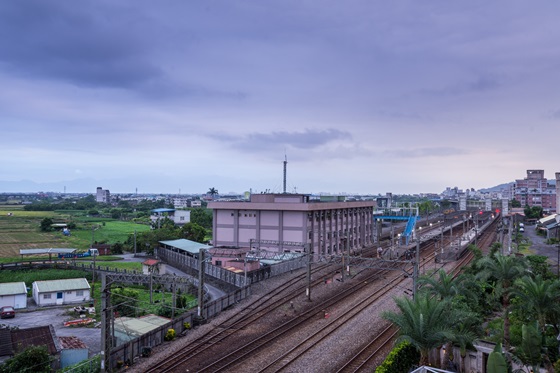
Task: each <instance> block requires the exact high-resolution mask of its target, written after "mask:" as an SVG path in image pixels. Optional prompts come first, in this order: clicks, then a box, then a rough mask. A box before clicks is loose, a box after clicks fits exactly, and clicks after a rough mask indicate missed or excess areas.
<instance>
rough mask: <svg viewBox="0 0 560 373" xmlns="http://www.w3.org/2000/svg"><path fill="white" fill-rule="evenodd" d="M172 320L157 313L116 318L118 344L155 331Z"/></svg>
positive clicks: (115, 330)
mask: <svg viewBox="0 0 560 373" xmlns="http://www.w3.org/2000/svg"><path fill="white" fill-rule="evenodd" d="M170 322H171V320H170V319H168V318H165V317H161V316H157V315H146V316H142V317H118V318H115V326H114V328H115V329H114V333H115V334H114V336H115V340H116V345H117V346H120V345H122V344H124V343H127V342H129V341H131V340H133V339H135V338H138V337H140V336H142V335H144V334H148V333H150V332H153V331H154V330H155V329H158V328H161V327H162V326H164V325H167V324H170ZM154 338H155V336H154Z"/></svg>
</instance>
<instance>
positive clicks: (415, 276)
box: [412, 237, 435, 299]
mask: <svg viewBox="0 0 560 373" xmlns="http://www.w3.org/2000/svg"><path fill="white" fill-rule="evenodd" d="M434 260H435V259H434ZM419 265H420V237H418V238H417V239H416V259H415V261H414V272H413V273H412V282H413V284H412V286H413V287H412V297H413V299H416V293H417V292H418V266H419Z"/></svg>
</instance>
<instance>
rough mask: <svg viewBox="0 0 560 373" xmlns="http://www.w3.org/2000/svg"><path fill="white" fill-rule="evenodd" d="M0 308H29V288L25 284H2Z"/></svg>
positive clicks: (0, 287) (0, 285) (0, 288)
mask: <svg viewBox="0 0 560 373" xmlns="http://www.w3.org/2000/svg"><path fill="white" fill-rule="evenodd" d="M0 306H2V307H3V306H12V307H14V308H15V309H16V310H17V309H21V308H27V287H26V286H25V282H23V281H22V282H5V283H3V284H0Z"/></svg>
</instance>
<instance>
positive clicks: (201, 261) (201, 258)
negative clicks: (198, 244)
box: [197, 249, 206, 317]
mask: <svg viewBox="0 0 560 373" xmlns="http://www.w3.org/2000/svg"><path fill="white" fill-rule="evenodd" d="M205 251H206V250H204V249H200V250H198V313H197V314H198V316H199V317H202V306H203V304H204V270H205V266H204V260H205Z"/></svg>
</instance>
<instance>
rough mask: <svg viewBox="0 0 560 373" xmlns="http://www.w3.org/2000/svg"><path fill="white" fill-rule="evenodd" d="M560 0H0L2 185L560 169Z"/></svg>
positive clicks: (24, 187)
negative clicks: (285, 175)
mask: <svg viewBox="0 0 560 373" xmlns="http://www.w3.org/2000/svg"><path fill="white" fill-rule="evenodd" d="M559 11H560V2H558V1H552V0H545V1H542V2H538V3H535V2H527V1H519V0H507V1H506V0H497V1H482V0H473V1H468V2H467V1H461V2H459V1H448V0H441V1H436V0H426V1H417V0H403V1H400V0H398V1H381V0H379V1H377V0H363V1H362V0H348V1H340V0H320V1H319V0H200V1H196V0H161V1H151V0H150V1H148V0H120V1H114V0H95V1H93V0H91V1H87V0H86V1H82V2H80V4H79V5H77V4H76V3H75V2H72V1H67V0H60V1H58V0H28V1H3V2H0V19H1V20H2V21H1V22H0V35H1V40H2V41H1V44H0V45H1V47H0V87H1V89H0V192H15V191H21V192H35V191H55V192H63V191H66V192H68V193H74V192H91V193H94V192H95V188H96V187H103V188H104V189H109V190H110V191H111V193H134V192H136V191H137V192H138V193H182V194H187V193H205V192H206V191H208V189H209V188H216V189H217V190H218V191H219V192H220V193H222V194H225V193H230V192H237V193H241V192H244V191H249V190H251V191H253V192H263V191H269V192H282V191H283V161H284V160H285V159H286V158H287V160H288V165H287V191H288V192H298V193H331V194H339V193H359V194H378V193H381V194H385V193H387V192H392V193H395V194H414V193H440V192H442V191H443V190H444V189H445V188H446V187H455V186H458V187H459V188H461V189H466V188H475V189H480V188H486V187H492V186H495V185H498V184H501V183H506V182H511V181H514V180H515V179H522V178H524V177H525V176H526V170H528V169H544V170H545V177H547V178H549V179H554V173H555V172H559V171H560V164H559V162H558V161H559V157H558V154H557V152H558V149H559V148H560V146H559V140H560V88H559V87H560V43H559V42H558V41H559V40H560V22H558V13H559Z"/></svg>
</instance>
